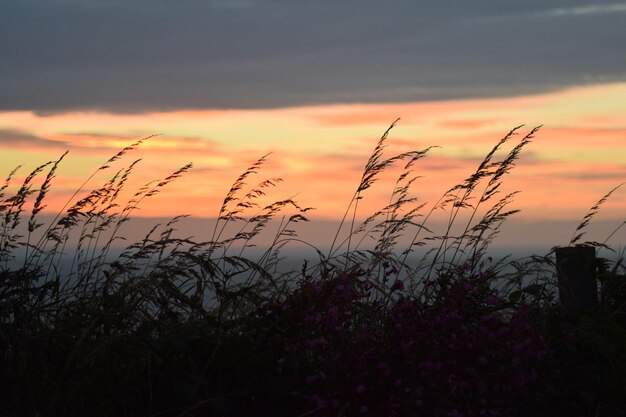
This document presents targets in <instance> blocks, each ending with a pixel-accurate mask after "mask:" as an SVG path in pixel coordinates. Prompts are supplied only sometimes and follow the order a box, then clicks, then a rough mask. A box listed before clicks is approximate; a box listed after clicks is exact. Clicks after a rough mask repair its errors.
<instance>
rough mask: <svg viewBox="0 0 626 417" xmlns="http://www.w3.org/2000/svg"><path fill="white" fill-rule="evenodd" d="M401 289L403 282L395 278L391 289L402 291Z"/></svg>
mask: <svg viewBox="0 0 626 417" xmlns="http://www.w3.org/2000/svg"><path fill="white" fill-rule="evenodd" d="M402 290H404V282H402V281H401V280H399V279H397V280H396V281H395V282H394V283H393V285H392V286H391V291H402Z"/></svg>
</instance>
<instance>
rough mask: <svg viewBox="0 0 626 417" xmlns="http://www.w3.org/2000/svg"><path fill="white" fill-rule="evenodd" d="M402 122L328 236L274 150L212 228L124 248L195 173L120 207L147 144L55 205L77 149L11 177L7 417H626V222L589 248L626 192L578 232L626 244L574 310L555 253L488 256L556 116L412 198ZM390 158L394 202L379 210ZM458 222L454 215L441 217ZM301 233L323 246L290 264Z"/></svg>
mask: <svg viewBox="0 0 626 417" xmlns="http://www.w3.org/2000/svg"><path fill="white" fill-rule="evenodd" d="M392 128H393V125H392V126H391V127H390V128H389V129H388V130H387V131H386V132H385V133H384V134H383V135H382V137H381V138H380V140H379V141H378V142H377V143H376V145H375V147H374V150H373V152H372V154H371V156H370V158H369V160H368V161H366V163H365V168H364V170H363V175H362V178H361V181H360V183H359V184H356V187H355V192H354V195H353V196H352V199H351V202H350V204H349V205H348V207H347V208H346V211H345V214H344V216H343V219H342V221H341V224H340V225H339V226H338V228H337V230H336V232H335V233H334V234H333V235H331V236H329V237H328V242H329V244H328V245H327V247H324V248H320V247H316V246H314V245H312V244H310V243H307V238H306V236H300V235H299V234H298V226H299V224H302V223H303V222H307V221H309V219H308V215H309V212H310V210H311V208H309V207H304V206H302V205H300V204H299V203H298V201H296V200H295V199H291V198H290V199H283V200H278V201H272V202H270V203H268V204H264V203H261V201H263V200H264V199H266V198H268V196H270V195H271V190H272V188H273V187H274V186H275V185H276V184H277V183H279V182H280V181H281V179H280V178H261V179H260V180H259V178H258V177H259V176H262V173H263V164H264V162H265V161H266V159H267V156H264V157H261V158H260V159H258V160H257V161H256V162H254V163H253V164H251V165H250V166H249V168H248V169H247V170H245V172H244V173H243V174H241V176H239V178H237V179H235V182H234V183H233V185H232V187H231V188H230V191H229V192H228V193H227V195H226V196H225V198H224V201H223V204H222V206H221V207H219V208H218V210H217V211H218V214H217V217H216V219H217V220H216V221H215V222H214V227H213V230H212V232H211V236H210V239H208V240H206V241H199V240H195V239H193V238H191V237H188V236H179V234H178V233H177V230H176V225H177V222H179V221H181V219H182V218H183V217H184V216H179V217H175V218H173V219H171V221H170V222H168V223H167V224H165V225H155V226H154V228H153V229H152V230H151V231H150V233H148V234H147V235H146V236H145V238H143V239H141V240H139V241H137V242H133V243H130V244H124V246H123V247H124V250H123V251H122V252H121V253H117V252H116V250H115V247H117V246H118V245H119V244H120V239H122V236H123V230H124V227H125V225H126V223H128V222H130V221H131V219H132V217H133V215H134V214H135V213H136V210H137V208H138V207H140V206H141V205H142V204H150V202H151V198H152V197H153V196H155V195H156V194H158V193H161V192H167V190H166V188H167V186H168V184H170V183H171V182H173V181H175V180H176V179H177V178H178V177H180V176H182V175H185V173H186V172H187V171H189V170H190V169H193V168H192V165H191V164H189V165H186V166H183V167H181V168H180V169H178V170H175V171H174V172H173V173H172V174H170V175H168V176H166V177H164V178H163V179H161V180H157V181H154V182H151V183H148V184H146V186H145V187H142V188H140V189H138V190H136V191H131V193H130V195H131V197H130V198H129V199H126V200H122V196H124V195H126V194H125V192H126V191H127V190H125V186H126V184H127V180H128V178H130V176H132V175H133V172H134V169H135V168H136V161H135V162H130V163H127V164H126V165H125V166H124V167H123V168H122V169H120V170H119V171H117V172H114V173H112V174H110V175H109V171H110V170H111V166H112V165H114V164H119V163H120V162H122V163H123V162H124V161H126V160H127V159H128V158H129V157H130V155H132V153H133V151H135V149H136V148H137V147H138V146H141V144H142V142H143V140H140V141H138V142H137V143H135V144H133V145H131V146H128V147H126V148H124V149H122V150H121V151H120V152H118V153H117V154H115V155H113V156H112V157H111V158H110V159H109V160H108V161H106V162H105V163H104V164H103V165H102V166H100V167H99V168H97V169H96V170H95V171H94V173H93V175H92V176H90V177H89V178H87V179H86V180H85V182H84V184H83V186H82V187H80V188H79V189H78V190H76V192H75V193H74V195H73V196H72V198H71V199H70V200H69V201H67V203H66V204H65V206H64V207H63V208H62V209H61V210H60V211H59V212H58V213H57V214H54V213H53V214H51V215H48V217H43V216H42V215H43V213H44V212H45V204H46V196H47V194H48V193H49V192H50V190H51V187H53V186H54V179H55V173H56V171H57V168H58V166H59V165H60V164H62V163H64V162H65V155H62V156H61V157H60V158H59V159H58V160H55V161H51V162H49V163H47V164H44V165H42V166H40V167H37V168H36V169H34V170H33V171H32V172H31V173H30V174H29V175H27V176H26V177H25V179H24V180H23V181H21V182H20V183H19V184H17V185H16V184H14V181H13V180H14V177H15V176H16V175H17V172H18V171H17V170H14V171H12V172H11V173H10V174H9V175H8V177H7V179H6V181H5V182H4V183H3V185H0V216H1V217H0V230H1V231H0V366H1V369H2V372H1V374H0V392H2V398H3V400H2V406H1V407H0V416H7V417H17V416H84V415H91V416H356V415H371V416H412V415H420V416H449V417H461V416H465V417H474V416H494V417H495V416H503V417H504V416H507V417H509V416H555V415H567V416H581V417H587V416H619V415H626V400H625V398H626V316H625V314H626V307H625V304H624V303H625V302H626V279H625V278H624V263H623V257H622V255H623V253H620V252H619V251H617V252H615V250H614V249H612V248H610V247H609V246H607V242H608V241H609V238H611V237H612V236H613V235H615V234H617V233H618V232H619V231H620V228H621V227H622V226H623V225H624V224H625V223H626V222H622V223H621V224H618V225H617V227H616V229H615V231H614V232H613V233H611V235H610V236H607V239H606V240H605V241H602V242H596V241H584V238H585V236H586V231H587V228H588V227H589V226H590V223H591V221H592V220H593V218H594V216H595V215H596V214H597V213H598V211H599V210H601V206H602V204H603V203H604V202H605V201H606V200H607V199H609V198H610V197H611V195H612V194H613V193H614V192H616V191H617V190H618V189H619V187H620V186H619V185H617V184H616V185H617V186H616V188H614V189H613V190H610V191H608V192H607V193H606V194H605V195H604V196H602V197H601V198H600V199H599V200H598V202H597V203H596V204H595V205H593V206H592V207H591V209H590V210H589V212H588V213H587V214H586V215H585V216H584V217H583V218H582V219H581V222H580V225H579V226H578V227H577V228H576V230H574V231H573V235H572V238H571V241H570V242H569V246H588V247H594V248H596V249H603V250H604V251H606V252H611V251H612V253H614V254H615V258H616V261H614V260H609V259H607V258H601V257H598V258H597V259H596V261H595V262H596V273H597V278H598V281H599V284H600V287H599V288H600V290H599V301H598V304H597V306H595V307H594V308H592V309H590V310H588V311H582V312H581V311H576V312H572V311H566V310H563V308H562V307H561V305H560V302H559V293H558V288H557V281H556V267H555V258H554V251H551V252H550V253H548V254H546V255H541V256H539V255H537V256H533V257H529V258H526V259H523V260H510V259H503V260H500V261H497V260H493V259H491V258H490V256H489V255H490V252H489V249H490V244H491V243H492V242H493V240H494V239H495V238H496V236H497V235H498V231H499V228H500V226H501V225H502V223H503V222H505V221H506V220H507V219H508V218H509V217H510V216H512V215H513V214H516V213H517V211H516V210H515V209H513V208H511V206H512V203H513V202H514V197H515V194H516V192H515V191H513V192H509V193H505V192H502V189H503V183H504V180H505V178H506V176H507V175H508V174H509V173H510V172H511V170H513V169H514V167H515V164H516V162H517V160H518V157H519V155H520V153H521V152H523V151H524V149H525V148H526V147H527V146H528V145H529V144H530V142H531V140H532V139H533V137H534V136H535V135H537V134H539V133H540V132H539V129H538V128H535V129H530V130H525V129H524V128H523V127H517V128H514V129H513V130H511V131H510V132H509V133H508V134H506V135H505V136H504V137H503V138H502V139H501V140H500V141H499V142H498V143H497V144H496V145H495V146H494V147H493V148H492V149H491V150H490V151H489V152H488V153H487V154H486V156H485V158H484V159H483V161H482V162H481V163H480V164H479V165H478V166H477V168H476V170H475V172H473V173H470V175H468V176H467V178H466V179H465V180H464V181H462V182H460V183H459V184H456V185H454V186H453V187H451V188H450V189H449V190H448V191H446V192H445V193H444V194H443V195H442V197H441V198H440V199H439V201H436V202H433V203H432V204H427V203H422V202H420V201H418V200H417V199H416V198H415V197H414V194H413V190H414V188H415V186H416V180H417V178H418V175H419V169H417V168H416V164H418V161H419V160H420V159H422V158H427V157H428V151H429V149H422V150H417V151H408V152H404V153H400V154H395V155H386V152H385V145H386V141H388V140H389V138H388V135H389V134H390V133H391V131H392ZM524 132H525V133H524ZM147 140H149V139H147ZM391 171H393V172H395V173H397V177H396V179H395V185H394V186H393V188H392V189H391V190H390V191H389V203H388V204H387V205H386V206H385V207H382V208H380V210H378V211H376V212H375V213H371V214H368V217H364V218H363V217H362V213H360V212H359V204H360V202H361V201H362V200H363V199H364V198H367V192H368V190H369V189H370V188H371V187H372V186H373V185H374V184H375V183H376V182H377V181H378V180H379V178H380V176H381V175H383V174H384V173H386V172H391ZM101 174H107V175H109V176H108V178H109V179H108V180H107V181H106V182H105V183H104V184H102V185H100V186H95V187H94V186H93V185H92V184H91V183H92V182H93V181H94V179H95V178H98V176H99V175H101ZM255 184H256V185H255ZM441 213H444V214H445V217H446V218H447V219H448V222H447V226H446V227H444V229H443V230H441V231H438V230H432V229H431V227H430V226H431V223H432V219H433V218H434V217H435V216H438V215H440V214H441ZM362 218H363V220H360V219H362ZM262 236H263V239H265V240H264V241H265V242H269V243H268V244H267V245H265V247H263V248H262V249H263V250H262V251H259V250H258V249H256V251H253V248H256V246H255V245H256V244H257V241H258V240H259V239H260V238H261V237H262ZM294 243H297V244H299V245H301V246H304V247H307V248H308V249H307V250H309V251H311V252H312V253H313V254H315V259H314V260H310V257H308V258H307V260H306V261H305V260H304V259H302V261H301V262H300V263H299V267H298V268H295V269H287V270H286V269H285V268H284V267H281V262H282V260H281V250H283V249H284V250H286V249H287V248H288V247H290V245H292V244H294ZM250 253H255V254H259V253H260V255H258V256H257V255H254V256H251V255H249V254H250Z"/></svg>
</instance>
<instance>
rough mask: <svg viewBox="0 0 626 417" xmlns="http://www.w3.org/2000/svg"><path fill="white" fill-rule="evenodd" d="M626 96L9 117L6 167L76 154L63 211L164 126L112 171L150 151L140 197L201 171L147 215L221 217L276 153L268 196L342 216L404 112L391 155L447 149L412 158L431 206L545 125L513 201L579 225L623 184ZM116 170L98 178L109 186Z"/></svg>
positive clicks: (137, 179)
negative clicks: (521, 136)
mask: <svg viewBox="0 0 626 417" xmlns="http://www.w3.org/2000/svg"><path fill="white" fill-rule="evenodd" d="M624 97H626V83H620V84H604V85H596V86H590V87H581V88H574V89H568V90H563V91H557V92H552V93H547V94H540V95H532V96H523V97H509V98H493V99H473V100H455V101H439V102H423V103H391V104H350V105H342V104H336V105H324V106H309V107H295V108H284V109H270V110H206V111H204V110H193V111H171V112H160V113H147V114H108V113H93V112H92V113H63V114H50V115H38V114H35V113H33V112H4V113H0V166H2V167H3V172H2V173H0V174H2V175H3V176H4V175H6V174H8V173H9V172H10V170H11V169H12V168H13V167H14V166H16V165H18V164H20V163H21V164H25V165H26V167H25V168H24V170H23V171H20V173H21V176H22V178H23V176H24V175H25V174H26V173H27V169H32V168H34V167H35V166H36V164H39V163H42V162H44V161H47V160H50V159H54V158H56V157H58V156H59V155H60V154H61V153H62V152H63V151H65V150H66V149H69V150H70V154H69V155H68V157H67V158H66V160H65V161H64V163H63V165H62V166H61V168H60V169H59V174H58V177H57V178H56V180H55V184H56V187H55V186H54V184H53V187H52V190H51V192H52V195H51V197H50V202H49V207H50V209H54V208H55V206H59V207H60V205H62V203H61V202H62V201H64V199H66V198H67V197H68V196H69V195H71V191H73V189H75V187H77V186H79V185H80V184H81V183H82V181H83V180H84V178H86V177H87V176H89V175H90V173H91V172H93V171H94V170H95V169H96V168H97V167H98V166H99V165H100V164H102V163H104V161H106V160H107V159H108V158H109V157H110V156H112V155H114V154H115V153H116V152H117V151H119V150H120V149H121V148H123V147H124V146H127V145H129V144H131V143H133V142H134V141H135V140H137V139H139V138H141V137H145V136H149V135H153V134H157V135H159V136H157V137H154V138H152V139H150V140H148V141H146V142H145V143H144V144H143V145H142V146H141V147H140V148H139V149H137V150H135V151H133V152H131V153H129V154H128V155H127V156H126V159H125V161H121V163H119V164H118V165H116V166H115V167H117V168H118V169H119V168H122V167H123V166H124V163H126V164H128V163H130V162H132V161H133V160H134V159H136V158H142V161H141V163H140V164H139V165H138V167H137V170H136V171H135V172H134V174H133V176H132V180H129V183H128V187H129V192H130V191H131V190H132V189H137V188H138V187H140V186H141V185H143V184H144V183H147V182H149V181H150V180H154V179H160V178H163V177H166V176H167V175H168V174H169V173H171V172H173V171H175V170H176V169H177V168H179V167H180V166H182V165H184V164H185V163H187V162H193V163H194V169H193V170H191V171H190V172H189V173H187V174H185V175H184V176H183V177H182V178H180V179H179V180H178V181H176V182H175V183H173V184H171V185H170V186H169V187H168V189H166V190H164V191H163V192H162V193H160V194H159V195H158V196H156V197H155V198H154V199H152V200H150V201H149V202H147V203H146V204H145V205H144V206H143V207H142V209H141V211H140V212H138V214H140V215H144V216H164V215H168V216H169V215H176V214H191V215H194V216H203V217H211V216H214V215H216V214H217V210H218V209H219V205H220V204H221V200H222V199H223V198H224V196H225V194H226V192H227V191H228V189H229V188H230V185H231V183H232V182H233V181H234V180H235V179H236V178H237V176H238V175H239V174H240V173H241V172H243V171H244V170H245V169H246V167H247V166H249V165H250V164H251V163H253V162H254V161H255V160H256V159H258V158H259V157H261V156H262V155H264V154H266V153H268V152H272V155H271V156H270V157H269V159H268V162H267V163H266V165H265V166H264V167H263V168H262V169H261V170H260V172H259V174H258V175H257V176H256V177H254V179H252V180H251V181H250V186H253V185H254V184H255V183H256V182H260V181H262V180H263V179H265V178H269V177H280V178H282V179H283V180H284V181H283V182H281V183H280V184H279V185H278V186H277V187H276V188H275V189H273V190H270V194H271V196H270V197H273V198H274V199H275V200H277V199H282V198H287V197H291V196H293V195H297V200H298V201H299V202H301V203H302V205H304V206H312V207H315V208H316V211H315V215H316V216H320V217H329V218H337V217H340V216H341V215H342V214H343V211H344V210H345V208H346V206H347V204H348V202H349V200H350V198H351V196H352V193H353V192H354V189H355V187H356V186H357V185H358V181H359V179H360V177H361V170H362V168H363V166H364V165H365V163H366V161H367V158H368V156H369V154H370V152H371V151H372V149H373V147H374V146H375V144H376V141H377V140H378V138H379V137H380V135H381V134H382V133H383V132H384V131H385V129H386V128H387V127H388V126H389V125H390V124H391V122H393V121H394V120H395V119H396V118H398V117H400V118H401V120H400V122H399V123H398V125H397V126H396V127H395V128H394V129H393V130H392V132H391V134H390V136H389V139H388V148H387V151H388V152H389V154H391V153H393V152H403V151H409V150H417V149H423V148H425V147H427V146H431V145H437V146H440V148H438V149H434V150H433V151H432V152H431V154H430V156H428V157H427V158H425V159H423V160H421V161H419V162H418V163H417V164H416V165H415V170H416V173H417V174H419V175H422V176H423V177H424V178H421V179H420V180H418V181H417V182H416V183H415V187H414V194H415V195H416V196H417V197H418V198H419V199H420V201H430V202H431V203H434V202H435V200H436V199H437V198H439V196H441V194H442V193H444V192H445V191H446V190H447V189H448V188H450V187H452V186H453V185H454V184H456V183H458V182H459V181H462V180H463V179H464V178H465V177H466V176H468V175H469V174H471V172H472V171H473V170H474V169H475V168H476V166H477V165H478V163H479V162H480V159H481V158H482V157H483V156H484V155H486V153H487V152H488V151H489V150H490V149H491V147H492V146H493V145H495V143H497V141H498V140H499V139H500V138H501V137H502V136H504V135H505V134H506V133H507V132H508V131H509V130H510V129H511V128H513V127H514V126H517V125H519V124H525V125H526V128H524V129H523V130H522V133H526V132H528V130H529V129H530V128H532V127H534V126H536V125H540V124H541V125H543V126H544V127H543V128H542V130H541V131H540V132H539V133H538V134H537V135H536V138H535V140H534V141H533V143H531V144H530V145H529V146H528V147H527V148H526V149H525V151H524V152H523V155H522V158H521V159H520V161H519V162H518V167H517V168H516V169H515V170H514V171H513V172H512V173H511V174H510V175H509V176H508V177H506V178H505V181H504V184H505V187H507V190H508V191H512V190H521V191H522V193H521V194H520V195H519V196H518V198H517V199H516V200H515V201H516V203H515V204H514V206H515V208H520V209H522V210H523V213H524V214H522V216H524V217H525V218H527V219H530V220H532V219H535V220H538V219H563V220H565V219H579V218H581V217H582V216H583V215H584V214H585V212H586V210H587V209H588V208H589V207H590V206H591V205H593V204H594V203H595V201H597V199H598V198H600V197H601V196H602V195H603V194H604V193H605V192H607V191H608V190H610V189H611V188H613V187H614V186H616V185H618V184H619V183H621V182H624V181H626V99H624ZM507 149H510V147H509V148H507ZM115 167H112V168H111V169H110V170H109V171H106V172H103V173H102V174H103V175H102V176H99V177H98V179H97V181H100V182H97V181H95V182H94V183H93V184H92V186H97V185H99V184H100V183H101V182H103V181H105V180H106V179H107V178H108V176H110V175H112V173H113V172H114V171H113V169H114V168H115ZM392 171H393V170H391V171H389V173H388V174H389V175H384V176H383V178H382V179H381V182H380V183H379V184H377V185H376V187H373V188H372V189H371V190H368V192H367V194H366V195H365V199H364V200H363V202H362V203H361V208H362V215H363V216H367V215H368V214H370V213H371V211H372V210H376V209H378V208H380V207H382V206H383V205H384V204H385V203H386V202H387V201H388V198H389V193H390V192H391V189H392V188H391V187H392V186H393V181H394V180H395V178H394V177H393V176H392V175H391V173H392ZM395 172H396V174H397V173H398V172H397V171H395ZM107 175H108V176H107ZM16 180H19V178H17V179H16ZM55 193H56V194H55ZM602 212H603V215H604V216H605V217H608V218H618V219H619V218H622V217H623V214H624V213H625V212H626V190H624V191H622V192H618V193H616V194H615V195H614V196H613V197H612V199H611V200H610V201H609V202H607V203H606V206H605V207H604V208H603V211H602Z"/></svg>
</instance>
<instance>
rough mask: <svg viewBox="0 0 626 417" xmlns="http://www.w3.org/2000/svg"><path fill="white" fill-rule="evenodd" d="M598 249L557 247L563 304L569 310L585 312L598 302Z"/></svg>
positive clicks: (558, 274)
mask: <svg viewBox="0 0 626 417" xmlns="http://www.w3.org/2000/svg"><path fill="white" fill-rule="evenodd" d="M595 259H596V249H595V248H594V247H593V246H573V247H566V248H557V249H556V269H557V278H558V282H559V298H560V300H561V306H562V308H563V310H564V311H567V312H578V313H580V312H585V311H590V310H591V309H593V308H594V307H595V306H596V305H597V303H598V287H597V283H596V263H595Z"/></svg>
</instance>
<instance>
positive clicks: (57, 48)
mask: <svg viewBox="0 0 626 417" xmlns="http://www.w3.org/2000/svg"><path fill="white" fill-rule="evenodd" d="M625 18H626V3H624V2H612V3H611V2H606V3H598V2H589V1H577V0H574V1H572V0H523V1H522V0H511V1H506V2H503V1H498V0H476V1H471V2H469V1H466V0H436V1H435V0H425V1H421V2H401V1H396V2H380V1H374V0H346V1H342V2H336V1H332V2H331V1H330V0H318V1H294V0H290V1H287V0H265V1H261V0H212V1H211V0H202V1H201V0H181V1H177V2H171V1H165V0H150V1H148V0H135V1H132V2H130V1H122V0H108V1H101V0H99V1H95V0H80V1H79V0H37V1H35V0H8V1H5V2H3V5H2V13H0V56H1V57H2V60H1V61H0V97H2V100H0V109H5V110H8V109H35V110H38V111H42V112H45V111H64V110H70V109H107V110H112V111H120V112H124V111H135V112H141V111H148V110H158V109H174V108H207V107H209V108H225V107H229V108H230V107H234V108H253V107H277V106H288V105H302V104H315V103H330V102H374V101H376V102H378V101H408V100H425V99H447V98H465V97H486V96H502V95H509V94H525V93H533V92H540V91H547V90H553V89H558V88H562V87H566V86H570V85H576V84H584V83H595V82H604V81H623V80H626V54H624V53H623V40H624V39H626V25H624V24H623V22H624V19H625Z"/></svg>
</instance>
